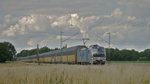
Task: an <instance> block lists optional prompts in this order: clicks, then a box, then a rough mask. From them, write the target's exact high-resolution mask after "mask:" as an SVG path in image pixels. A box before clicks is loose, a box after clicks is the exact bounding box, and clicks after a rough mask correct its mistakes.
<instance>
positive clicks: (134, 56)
mask: <svg viewBox="0 0 150 84" xmlns="http://www.w3.org/2000/svg"><path fill="white" fill-rule="evenodd" d="M106 55H107V60H109V61H150V49H146V50H144V51H143V52H138V51H135V50H127V49H123V50H119V49H117V48H116V49H113V48H111V49H106Z"/></svg>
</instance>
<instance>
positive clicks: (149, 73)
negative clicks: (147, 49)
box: [0, 62, 150, 84]
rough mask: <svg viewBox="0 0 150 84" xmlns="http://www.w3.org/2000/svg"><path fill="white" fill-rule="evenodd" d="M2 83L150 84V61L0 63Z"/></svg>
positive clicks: (0, 81) (0, 79) (0, 80)
mask: <svg viewBox="0 0 150 84" xmlns="http://www.w3.org/2000/svg"><path fill="white" fill-rule="evenodd" d="M0 84H150V63H109V64H106V65H103V66H101V65H67V64H41V65H38V64H29V63H22V62H13V63H5V64H0Z"/></svg>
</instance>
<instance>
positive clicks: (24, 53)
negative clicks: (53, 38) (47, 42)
mask: <svg viewBox="0 0 150 84" xmlns="http://www.w3.org/2000/svg"><path fill="white" fill-rule="evenodd" d="M57 49H58V48H55V49H49V48H48V47H46V46H45V47H42V48H40V49H39V54H41V53H45V52H49V51H53V50H57ZM36 54H37V49H31V50H22V51H21V52H20V53H18V54H17V57H26V56H31V55H36Z"/></svg>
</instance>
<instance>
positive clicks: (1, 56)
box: [0, 42, 16, 62]
mask: <svg viewBox="0 0 150 84" xmlns="http://www.w3.org/2000/svg"><path fill="white" fill-rule="evenodd" d="M15 54H16V49H15V47H14V46H13V45H12V44H11V43H9V42H2V43H0V62H5V61H7V60H8V61H11V60H12V59H13V57H14V56H15Z"/></svg>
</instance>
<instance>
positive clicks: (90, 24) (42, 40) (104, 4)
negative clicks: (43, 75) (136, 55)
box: [0, 0, 150, 52]
mask: <svg viewBox="0 0 150 84" xmlns="http://www.w3.org/2000/svg"><path fill="white" fill-rule="evenodd" d="M149 9H150V0H0V39H1V40H0V42H3V41H8V42H11V43H12V44H13V45H14V46H15V48H16V50H17V51H18V52H19V51H21V50H23V49H32V48H36V45H37V43H38V44H39V45H40V47H43V46H48V47H49V48H56V47H59V46H60V32H63V33H62V39H63V46H64V45H66V44H67V45H68V46H75V45H83V42H82V39H83V38H89V39H90V40H88V41H87V43H86V45H87V46H89V45H92V44H99V45H101V46H104V47H108V33H109V32H110V37H111V40H110V41H111V47H113V48H119V49H135V50H139V51H142V50H144V49H147V48H150V45H149V44H150V39H149V37H150V33H149V32H150V11H149Z"/></svg>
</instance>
